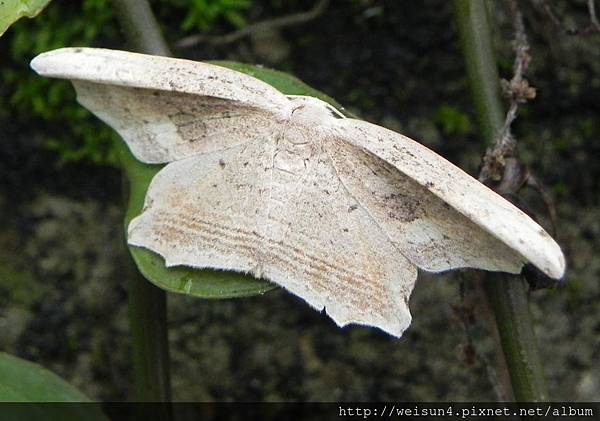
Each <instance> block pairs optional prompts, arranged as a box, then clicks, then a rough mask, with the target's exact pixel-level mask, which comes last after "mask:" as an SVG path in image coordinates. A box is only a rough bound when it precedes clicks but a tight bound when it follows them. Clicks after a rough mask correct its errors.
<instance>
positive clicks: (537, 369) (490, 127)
mask: <svg viewBox="0 0 600 421" xmlns="http://www.w3.org/2000/svg"><path fill="white" fill-rule="evenodd" d="M454 9H455V14H456V22H457V26H458V30H459V35H460V39H461V43H462V47H463V52H464V56H465V61H466V68H467V74H468V76H469V83H470V89H471V94H472V96H473V102H474V105H475V109H476V112H477V118H478V121H479V124H480V130H481V134H482V137H483V139H484V140H485V142H486V143H487V144H488V145H491V144H492V142H493V139H494V135H495V134H496V133H497V131H498V130H499V129H500V128H501V127H502V124H503V122H504V110H503V106H502V101H501V98H500V87H499V78H498V70H497V68H496V59H495V57H494V49H493V43H492V36H491V29H490V25H489V21H488V14H487V8H486V2H485V1H482V0H455V1H454ZM484 286H485V291H486V295H487V297H488V300H489V302H490V304H491V307H492V309H493V311H494V315H495V319H496V326H497V328H498V333H499V337H500V343H501V346H502V351H503V353H504V357H505V360H506V365H507V368H508V371H509V375H510V380H511V384H512V388H513V393H514V396H515V399H516V400H517V401H521V402H524V401H546V400H548V391H547V386H546V382H545V378H544V372H543V368H542V364H541V359H540V356H539V351H538V348H537V343H536V340H535V334H534V331H533V325H532V322H531V316H530V314H529V306H528V301H527V295H526V290H525V287H524V282H522V280H521V279H520V278H519V277H518V276H510V275H506V274H496V273H494V274H491V273H490V274H489V276H487V277H486V279H485V284H484Z"/></svg>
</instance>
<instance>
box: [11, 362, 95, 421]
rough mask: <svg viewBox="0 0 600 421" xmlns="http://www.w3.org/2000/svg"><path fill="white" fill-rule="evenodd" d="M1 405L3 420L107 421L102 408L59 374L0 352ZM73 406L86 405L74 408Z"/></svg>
mask: <svg viewBox="0 0 600 421" xmlns="http://www.w3.org/2000/svg"><path fill="white" fill-rule="evenodd" d="M0 402H22V403H25V402H30V403H29V404H27V405H17V404H11V405H7V404H3V405H0V419H3V420H16V419H27V420H44V421H47V420H75V419H82V420H83V419H85V420H106V417H105V416H104V415H103V414H102V412H101V410H100V406H99V405H94V404H91V403H89V402H91V401H90V399H89V398H88V397H87V396H85V395H84V394H83V393H81V392H80V391H79V390H77V389H76V388H75V387H74V386H72V385H70V384H69V383H67V382H66V381H64V380H63V379H61V378H60V377H58V376H57V375H56V374H54V373H52V372H51V371H49V370H46V369H45V368H44V367H42V366H40V365H38V364H34V363H32V362H29V361H26V360H23V359H21V358H17V357H15V356H12V355H10V354H6V353H4V352H0ZM31 402H71V404H69V405H64V404H63V405H58V404H54V405H49V404H40V405H34V404H31ZM72 402H87V403H86V404H73V403H72Z"/></svg>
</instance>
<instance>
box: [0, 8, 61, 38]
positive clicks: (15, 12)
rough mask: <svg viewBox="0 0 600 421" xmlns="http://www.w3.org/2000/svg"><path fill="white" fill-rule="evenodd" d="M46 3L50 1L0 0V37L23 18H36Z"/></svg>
mask: <svg viewBox="0 0 600 421" xmlns="http://www.w3.org/2000/svg"><path fill="white" fill-rule="evenodd" d="M48 3H50V0H0V36H2V34H3V33H4V32H5V31H6V30H7V29H8V27H9V26H10V25H12V24H13V23H14V22H16V21H17V20H19V19H20V18H22V17H23V16H27V17H28V18H32V17H34V16H36V15H37V14H38V13H40V12H41V11H42V10H43V9H44V7H46V5H47V4H48Z"/></svg>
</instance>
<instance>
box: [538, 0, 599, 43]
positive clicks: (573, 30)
mask: <svg viewBox="0 0 600 421" xmlns="http://www.w3.org/2000/svg"><path fill="white" fill-rule="evenodd" d="M542 8H543V9H544V11H545V12H546V14H547V15H548V17H549V18H550V20H551V21H552V23H554V25H555V26H556V27H557V28H560V29H561V31H563V32H564V33H565V34H567V35H590V34H593V33H600V22H598V17H597V15H596V3H595V0H588V1H587V9H588V14H589V17H590V24H589V25H587V26H585V27H583V28H577V27H566V26H565V24H564V23H563V22H562V21H561V19H560V18H559V17H558V16H557V14H556V13H555V12H554V9H553V7H552V4H551V2H550V1H549V0H544V1H543V2H542Z"/></svg>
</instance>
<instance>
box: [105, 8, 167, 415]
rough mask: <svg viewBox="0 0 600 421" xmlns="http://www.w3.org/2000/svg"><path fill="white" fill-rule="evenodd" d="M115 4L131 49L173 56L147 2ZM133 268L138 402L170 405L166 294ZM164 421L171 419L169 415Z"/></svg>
mask: <svg viewBox="0 0 600 421" xmlns="http://www.w3.org/2000/svg"><path fill="white" fill-rule="evenodd" d="M112 3H113V6H114V10H115V12H116V15H117V17H118V19H119V22H120V24H121V27H122V29H123V32H124V35H125V37H126V39H127V41H128V44H129V45H130V47H131V48H133V49H134V50H136V51H138V52H141V53H146V54H154V55H170V51H169V48H168V46H167V44H166V42H165V40H164V38H163V36H162V34H161V32H160V28H159V26H158V23H157V22H156V19H155V18H154V15H153V13H152V10H151V9H150V5H149V4H148V2H147V0H112ZM123 177H125V175H124V176H123ZM130 266H131V268H130V269H131V270H129V272H130V273H128V275H129V276H128V277H127V279H128V299H129V319H130V327H131V336H132V346H133V366H134V367H133V368H134V383H135V400H138V401H154V402H168V401H170V400H171V378H170V370H169V364H170V360H169V343H168V330H167V297H166V293H165V291H164V290H162V289H160V288H157V287H156V286H154V285H152V284H151V283H150V282H148V281H147V280H146V279H144V278H143V277H142V276H141V275H140V273H139V272H138V271H137V269H136V268H135V264H134V263H133V261H132V260H131V259H130ZM166 411H168V410H166ZM155 415H156V414H155ZM161 418H163V419H168V418H169V414H168V413H166V414H165V416H164V417H161Z"/></svg>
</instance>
